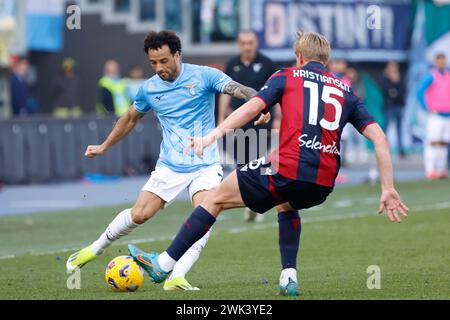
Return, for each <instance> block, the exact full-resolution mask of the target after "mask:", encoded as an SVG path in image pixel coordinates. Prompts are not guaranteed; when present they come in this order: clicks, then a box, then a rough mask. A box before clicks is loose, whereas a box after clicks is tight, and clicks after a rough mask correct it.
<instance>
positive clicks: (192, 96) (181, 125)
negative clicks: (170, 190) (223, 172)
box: [134, 63, 231, 172]
mask: <svg viewBox="0 0 450 320" xmlns="http://www.w3.org/2000/svg"><path fill="white" fill-rule="evenodd" d="M230 81H231V78H230V77H229V76H227V75H226V74H225V73H223V72H221V71H219V70H217V69H214V68H210V67H205V66H197V65H193V64H187V63H183V64H182V65H181V72H180V74H179V75H178V77H177V79H176V80H175V81H173V82H168V81H164V80H162V79H161V78H160V77H159V76H158V75H155V76H153V77H152V78H150V79H149V80H147V81H146V82H144V84H143V85H142V86H141V87H140V88H139V91H138V93H137V96H136V99H135V102H134V108H135V109H136V110H137V111H138V112H141V113H147V112H148V111H150V110H153V111H154V112H155V114H156V116H157V117H158V119H159V121H160V123H161V127H162V132H163V140H162V143H161V148H160V154H159V160H158V163H157V164H156V166H166V167H168V168H170V169H171V170H173V171H176V172H193V171H197V170H199V169H200V168H202V167H207V166H210V165H212V164H216V163H219V151H218V148H217V143H214V144H212V145H211V146H209V147H207V148H206V149H205V150H204V151H203V159H200V158H199V157H197V156H196V155H195V154H194V152H193V150H190V153H189V154H188V155H185V154H184V149H185V147H186V145H187V144H188V143H189V139H188V137H189V136H191V137H194V136H195V137H202V136H205V135H207V134H208V133H209V132H210V131H211V130H213V129H214V128H215V126H216V123H215V116H214V109H215V93H217V92H223V89H224V87H225V85H227V84H228V83H229V82H230Z"/></svg>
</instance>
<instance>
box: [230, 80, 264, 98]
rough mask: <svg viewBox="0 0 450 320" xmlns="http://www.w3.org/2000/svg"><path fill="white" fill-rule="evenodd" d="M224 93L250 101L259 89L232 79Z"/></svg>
mask: <svg viewBox="0 0 450 320" xmlns="http://www.w3.org/2000/svg"><path fill="white" fill-rule="evenodd" d="M223 93H225V94H228V95H230V96H232V97H235V98H239V99H244V100H246V101H248V100H250V99H251V98H253V97H254V96H255V95H256V93H257V91H256V90H255V89H253V88H250V87H246V86H244V85H242V84H240V83H238V82H236V81H231V82H230V83H229V84H227V85H226V86H225V88H224V90H223Z"/></svg>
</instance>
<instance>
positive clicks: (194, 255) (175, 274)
mask: <svg viewBox="0 0 450 320" xmlns="http://www.w3.org/2000/svg"><path fill="white" fill-rule="evenodd" d="M210 235H211V229H210V230H209V231H208V232H207V233H206V234H205V235H204V236H203V237H202V238H201V239H200V240H198V241H197V242H196V243H194V245H193V246H192V247H190V248H189V250H188V251H186V253H185V254H184V255H183V256H182V257H181V259H180V260H178V261H177V263H176V264H175V265H174V267H173V270H172V273H171V274H170V276H169V278H167V280H166V281H165V282H164V287H163V288H164V290H166V291H171V290H200V289H199V288H197V287H193V286H192V285H191V284H190V283H189V282H188V281H187V280H186V278H185V276H186V274H187V273H188V271H189V270H190V269H191V268H192V266H193V265H194V263H195V262H197V260H198V259H199V257H200V253H201V252H202V250H203V248H204V247H205V246H206V243H207V242H208V240H209V237H210Z"/></svg>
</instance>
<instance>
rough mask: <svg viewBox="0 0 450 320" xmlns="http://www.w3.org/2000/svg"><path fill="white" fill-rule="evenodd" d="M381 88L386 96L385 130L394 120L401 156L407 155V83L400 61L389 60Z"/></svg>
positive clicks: (384, 96)
mask: <svg viewBox="0 0 450 320" xmlns="http://www.w3.org/2000/svg"><path fill="white" fill-rule="evenodd" d="M381 90H382V92H383V98H384V116H385V123H384V128H383V129H384V131H385V132H386V130H387V128H388V126H389V124H390V123H391V122H392V121H394V122H395V126H396V131H397V146H398V151H399V154H400V156H401V157H402V158H403V157H405V149H404V147H403V141H402V120H403V114H404V110H405V101H406V99H405V96H406V92H405V85H404V82H403V81H402V78H401V75H400V70H399V66H398V63H397V62H395V61H389V62H388V63H387V64H386V67H385V69H384V74H383V78H382V81H381Z"/></svg>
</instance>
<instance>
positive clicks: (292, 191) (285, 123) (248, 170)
mask: <svg viewBox="0 0 450 320" xmlns="http://www.w3.org/2000/svg"><path fill="white" fill-rule="evenodd" d="M294 49H295V54H296V57H297V65H298V67H296V68H287V69H282V70H280V71H278V72H276V73H275V74H274V75H273V76H272V77H271V78H270V79H269V80H268V81H267V83H266V84H265V86H264V87H263V88H262V89H261V90H260V91H259V92H258V94H257V96H256V97H254V98H252V99H251V100H250V101H248V102H247V103H245V104H244V105H243V106H242V107H241V108H239V109H237V110H236V111H235V112H233V113H232V114H231V115H230V116H229V117H228V118H227V119H226V120H225V121H224V122H223V123H222V124H221V125H219V126H218V127H217V128H216V129H214V130H213V131H211V132H210V133H209V134H208V135H207V136H205V137H201V138H200V137H195V138H191V143H190V144H189V145H188V146H187V150H188V149H190V148H194V151H195V153H196V154H197V155H198V156H199V157H202V154H203V149H204V148H206V147H208V146H209V145H211V144H212V143H213V142H215V141H216V140H217V139H219V138H220V137H222V136H223V135H224V134H225V133H226V131H227V130H230V129H236V128H239V127H241V126H243V125H244V124H246V123H247V122H248V121H250V120H251V119H253V118H254V117H255V116H256V115H257V114H258V113H259V112H262V113H267V112H268V108H269V107H271V106H273V105H275V104H277V103H280V105H281V110H282V122H281V128H280V145H279V148H278V149H277V150H276V151H275V152H273V153H272V154H271V155H270V156H269V157H268V158H265V157H263V158H261V159H258V160H255V161H252V162H250V163H249V164H247V165H245V166H243V167H241V168H239V169H237V170H235V171H234V172H232V173H231V174H230V175H229V176H228V177H227V178H226V179H225V180H224V181H223V182H222V183H221V184H220V185H219V186H217V187H216V188H214V189H212V190H211V193H210V194H209V196H208V197H207V198H206V199H205V200H204V201H203V202H202V204H201V205H200V206H198V207H197V208H196V209H195V210H194V211H193V212H192V214H191V216H190V217H189V218H188V219H187V220H186V222H185V223H184V224H183V225H182V227H181V229H180V231H179V232H178V234H177V236H176V238H175V239H174V240H173V242H172V244H171V245H170V246H169V248H168V249H167V250H166V251H165V252H163V253H161V254H158V253H156V252H152V253H150V254H149V253H145V252H144V251H142V250H140V249H138V248H137V247H135V246H133V245H129V246H128V248H129V251H130V254H131V255H132V256H133V257H134V258H135V259H136V261H137V262H138V263H139V264H140V265H141V266H142V267H143V268H144V269H145V270H146V271H147V273H148V274H149V275H150V277H151V278H152V279H153V280H154V281H155V282H162V281H163V280H164V279H165V278H166V277H167V276H168V274H169V273H170V271H171V270H172V268H173V266H174V264H175V263H176V261H177V260H178V259H180V257H181V256H182V255H183V254H184V252H186V251H187V250H188V249H189V248H190V246H191V245H192V244H193V243H195V242H196V241H197V240H198V239H200V238H201V237H202V236H203V235H204V234H205V233H206V232H207V231H208V230H209V228H210V227H211V226H212V225H213V224H214V222H215V221H216V218H217V216H218V215H219V214H220V213H221V212H222V211H223V210H226V209H231V208H238V207H248V208H250V209H251V210H253V211H255V212H258V213H264V212H266V211H268V210H270V209H271V208H273V207H276V210H277V212H278V222H279V245H280V253H281V264H282V272H281V276H280V293H281V294H282V295H298V294H299V288H298V281H297V270H296V260H297V253H298V248H299V243H300V233H301V220H300V216H299V213H298V210H301V209H306V208H311V207H314V206H317V205H319V204H321V203H323V202H324V201H325V200H326V198H327V197H328V195H329V194H330V193H331V192H332V191H333V187H334V184H335V179H336V176H337V174H338V172H339V168H340V136H341V133H342V129H343V128H344V126H345V125H346V124H347V123H351V124H352V125H353V126H354V127H355V128H356V129H357V130H358V131H359V132H360V133H361V134H362V135H364V136H365V137H366V138H368V139H369V140H371V141H372V142H373V143H374V145H375V153H376V157H377V163H378V167H379V171H380V179H381V191H382V193H381V198H380V205H379V209H378V211H379V213H383V212H384V210H386V211H387V214H388V217H389V219H390V220H391V221H392V222H395V221H397V222H400V221H401V217H402V216H403V217H406V216H407V212H408V208H407V207H406V205H405V204H403V202H402V201H401V200H400V196H399V195H398V193H397V191H396V190H395V188H394V181H393V180H394V179H393V169H392V162H391V157H390V152H389V145H388V142H387V139H386V136H385V135H384V133H383V131H382V130H381V128H380V127H379V125H378V124H377V123H376V122H375V121H374V119H373V118H372V116H371V115H370V114H369V112H368V111H367V109H366V107H365V106H364V104H363V103H362V102H361V100H360V99H359V98H358V97H357V96H355V95H354V93H353V91H352V89H351V88H350V87H349V86H348V85H346V84H345V83H343V82H342V81H340V80H339V79H337V78H336V77H335V76H333V74H332V73H331V72H329V71H328V70H327V68H326V67H325V65H326V64H327V63H328V60H329V57H330V53H331V48H330V44H329V42H328V40H327V39H326V38H325V37H324V36H322V35H320V34H318V33H314V32H299V33H298V34H297V38H296V41H295V43H294Z"/></svg>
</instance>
